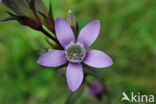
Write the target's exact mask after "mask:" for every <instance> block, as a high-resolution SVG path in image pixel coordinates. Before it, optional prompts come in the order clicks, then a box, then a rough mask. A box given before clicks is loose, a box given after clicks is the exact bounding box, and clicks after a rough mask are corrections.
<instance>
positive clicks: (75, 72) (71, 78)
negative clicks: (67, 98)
mask: <svg viewBox="0 0 156 104" xmlns="http://www.w3.org/2000/svg"><path fill="white" fill-rule="evenodd" d="M83 76H84V74H83V69H82V65H81V64H74V63H69V64H68V67H67V70H66V78H67V82H68V86H69V88H70V90H71V91H72V92H74V91H76V90H77V89H78V88H79V87H80V85H81V83H82V81H83Z"/></svg>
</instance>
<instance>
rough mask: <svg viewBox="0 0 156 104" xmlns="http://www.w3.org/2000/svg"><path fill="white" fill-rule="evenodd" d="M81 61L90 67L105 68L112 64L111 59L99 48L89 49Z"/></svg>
mask: <svg viewBox="0 0 156 104" xmlns="http://www.w3.org/2000/svg"><path fill="white" fill-rule="evenodd" d="M83 62H84V63H85V64H87V65H89V66H91V67H95V68H105V67H109V66H111V65H112V64H113V62H112V59H111V58H110V57H109V56H108V55H106V54H105V53H103V52H102V51H99V50H90V51H88V52H87V53H86V57H85V59H84V60H83Z"/></svg>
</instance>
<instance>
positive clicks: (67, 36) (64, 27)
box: [55, 18, 75, 49]
mask: <svg viewBox="0 0 156 104" xmlns="http://www.w3.org/2000/svg"><path fill="white" fill-rule="evenodd" d="M55 31H56V36H57V39H58V40H59V42H60V44H61V45H62V46H63V47H64V49H65V47H66V46H67V45H68V44H69V43H71V42H72V41H75V36H74V33H73V30H72V29H71V27H70V25H69V24H68V23H67V22H66V21H65V20H64V19H62V18H57V19H56V21H55Z"/></svg>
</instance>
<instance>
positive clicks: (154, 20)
mask: <svg viewBox="0 0 156 104" xmlns="http://www.w3.org/2000/svg"><path fill="white" fill-rule="evenodd" d="M43 1H44V2H45V4H46V5H47V6H48V4H49V0H43ZM52 3H53V12H54V17H55V18H56V17H62V18H66V14H67V11H68V9H71V10H72V11H73V12H74V14H75V15H76V18H77V20H78V22H79V25H80V28H82V27H83V26H85V24H87V23H88V22H90V21H92V20H95V19H99V20H100V22H101V32H100V35H99V37H98V39H97V40H96V42H95V43H94V44H93V45H92V47H91V48H92V49H94V48H96V49H99V50H102V51H104V52H105V53H107V54H108V55H109V56H111V57H112V59H113V61H114V64H113V66H111V67H109V68H106V69H97V70H98V71H99V73H100V74H101V75H102V76H103V77H104V78H105V83H106V84H107V86H108V89H109V92H110V94H109V96H104V97H103V100H102V101H101V102H99V101H97V100H96V99H95V98H93V97H90V96H88V90H89V88H88V87H87V86H85V87H84V88H85V89H84V92H83V94H82V96H80V97H79V98H78V99H77V101H76V104H120V103H121V102H120V101H121V98H122V92H123V91H124V92H126V93H127V94H130V93H131V92H134V93H136V94H137V93H138V92H140V93H141V94H147V95H149V94H153V95H154V94H156V29H155V28H156V0H52ZM6 9H7V8H6V7H5V6H4V5H2V3H0V18H3V17H6V16H7V15H6V13H5V12H4V11H6ZM7 10H8V9H7ZM49 47H50V46H49V45H48V44H47V43H46V41H45V36H44V35H43V34H42V33H40V32H37V31H35V30H32V29H30V28H28V27H25V26H22V25H20V24H19V23H18V22H16V21H9V22H0V104H64V102H65V101H66V97H67V95H68V87H67V83H66V79H65V78H63V77H60V75H59V74H58V72H57V71H54V70H53V68H45V67H42V66H40V65H38V64H37V63H36V60H37V59H38V57H39V56H40V54H39V53H38V50H39V49H40V48H49ZM89 80H96V79H95V78H90V79H89ZM125 104H128V103H126V102H125ZM137 104H138V103H137ZM140 104H143V103H140ZM144 104H146V103H144ZM148 104H149V103H148Z"/></svg>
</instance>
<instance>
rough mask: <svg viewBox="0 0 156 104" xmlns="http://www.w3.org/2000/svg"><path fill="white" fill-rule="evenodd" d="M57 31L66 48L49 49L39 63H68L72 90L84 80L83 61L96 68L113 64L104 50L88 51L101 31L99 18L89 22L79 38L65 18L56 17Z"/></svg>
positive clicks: (57, 64)
mask: <svg viewBox="0 0 156 104" xmlns="http://www.w3.org/2000/svg"><path fill="white" fill-rule="evenodd" d="M55 31H56V36H57V39H58V41H59V42H60V44H61V45H62V47H63V48H64V50H53V51H49V52H47V53H45V54H43V55H42V56H41V57H40V58H39V59H38V63H39V64H40V65H43V66H47V67H58V66H60V65H63V64H66V63H68V66H67V70H66V78H67V83H68V86H69V88H70V89H71V91H73V92H74V91H76V90H77V89H78V88H79V87H80V85H81V83H82V81H83V77H84V73H83V68H82V63H84V64H86V65H89V66H91V67H95V68H105V67H108V66H111V65H112V64H113V62H112V59H111V58H110V57H109V56H107V55H106V54H105V53H103V52H102V51H99V50H89V51H87V48H88V47H89V46H90V45H92V44H93V42H94V41H95V40H96V38H97V37H98V34H99V31H100V22H99V21H98V20H95V21H92V22H91V23H89V24H87V25H86V26H85V27H84V28H83V29H82V30H81V31H80V34H79V36H78V38H77V40H75V36H74V33H73V31H72V29H71V27H70V25H69V24H68V23H67V22H66V21H65V20H64V19H61V18H57V19H56V22H55Z"/></svg>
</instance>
